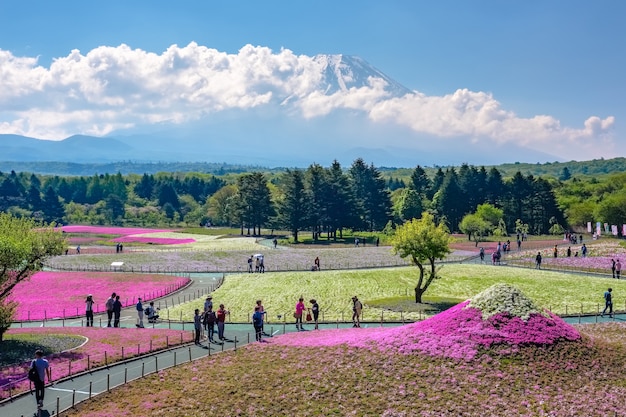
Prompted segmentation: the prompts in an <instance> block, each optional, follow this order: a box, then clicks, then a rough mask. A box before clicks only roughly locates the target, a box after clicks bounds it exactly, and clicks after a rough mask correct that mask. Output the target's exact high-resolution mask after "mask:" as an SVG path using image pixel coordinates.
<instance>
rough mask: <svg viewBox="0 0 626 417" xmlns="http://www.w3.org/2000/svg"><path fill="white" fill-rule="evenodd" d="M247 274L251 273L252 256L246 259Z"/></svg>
mask: <svg viewBox="0 0 626 417" xmlns="http://www.w3.org/2000/svg"><path fill="white" fill-rule="evenodd" d="M248 273H252V255H250V257H249V258H248Z"/></svg>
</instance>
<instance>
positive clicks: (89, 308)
mask: <svg viewBox="0 0 626 417" xmlns="http://www.w3.org/2000/svg"><path fill="white" fill-rule="evenodd" d="M85 316H86V317H87V324H86V326H87V327H93V296H92V295H91V294H89V295H88V296H87V299H86V300H85Z"/></svg>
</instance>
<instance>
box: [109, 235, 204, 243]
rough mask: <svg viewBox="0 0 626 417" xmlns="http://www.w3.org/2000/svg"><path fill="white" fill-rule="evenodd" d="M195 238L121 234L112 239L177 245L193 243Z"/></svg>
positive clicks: (124, 241) (125, 241) (115, 240)
mask: <svg viewBox="0 0 626 417" xmlns="http://www.w3.org/2000/svg"><path fill="white" fill-rule="evenodd" d="M195 241H196V240H195V239H176V238H168V237H148V236H122V237H117V238H115V239H113V242H120V243H127V242H140V243H151V244H153V245H179V244H182V243H193V242H195Z"/></svg>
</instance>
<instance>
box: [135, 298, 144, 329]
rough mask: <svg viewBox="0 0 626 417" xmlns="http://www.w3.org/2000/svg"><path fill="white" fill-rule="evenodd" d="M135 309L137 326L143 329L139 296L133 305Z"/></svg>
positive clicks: (141, 306)
mask: <svg viewBox="0 0 626 417" xmlns="http://www.w3.org/2000/svg"><path fill="white" fill-rule="evenodd" d="M135 307H136V309H137V321H138V323H137V324H136V326H137V327H139V328H140V329H143V304H141V297H139V298H137V305H136V306H135Z"/></svg>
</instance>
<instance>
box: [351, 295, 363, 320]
mask: <svg viewBox="0 0 626 417" xmlns="http://www.w3.org/2000/svg"><path fill="white" fill-rule="evenodd" d="M362 310H363V304H361V302H360V301H359V299H358V298H357V296H356V295H355V296H354V297H352V323H354V324H353V326H352V327H361V321H360V320H361V319H360V318H361V311H362Z"/></svg>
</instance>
